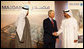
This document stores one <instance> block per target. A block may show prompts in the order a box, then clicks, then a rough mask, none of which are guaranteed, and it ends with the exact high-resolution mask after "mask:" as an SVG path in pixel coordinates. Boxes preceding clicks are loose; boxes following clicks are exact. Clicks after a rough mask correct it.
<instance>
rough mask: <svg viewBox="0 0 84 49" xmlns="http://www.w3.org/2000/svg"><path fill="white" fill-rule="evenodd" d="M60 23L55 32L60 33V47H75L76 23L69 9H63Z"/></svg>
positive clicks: (76, 37) (76, 36)
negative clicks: (62, 17)
mask: <svg viewBox="0 0 84 49" xmlns="http://www.w3.org/2000/svg"><path fill="white" fill-rule="evenodd" d="M63 12H64V17H65V19H63V20H62V24H61V27H60V29H59V30H58V32H57V33H56V34H55V35H56V36H57V35H60V34H61V33H62V47H63V48H76V46H77V41H78V24H77V21H76V19H75V18H74V17H73V15H72V12H71V10H69V9H68V10H65V11H63Z"/></svg>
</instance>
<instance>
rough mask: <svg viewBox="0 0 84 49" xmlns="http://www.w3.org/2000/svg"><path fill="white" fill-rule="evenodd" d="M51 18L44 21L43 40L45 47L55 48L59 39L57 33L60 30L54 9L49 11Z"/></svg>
mask: <svg viewBox="0 0 84 49" xmlns="http://www.w3.org/2000/svg"><path fill="white" fill-rule="evenodd" d="M48 16H49V18H47V19H45V20H44V21H43V29H44V35H43V42H44V46H43V47H44V48H55V42H56V41H58V36H55V33H56V32H57V31H58V29H57V24H56V21H55V20H53V18H54V11H53V10H49V11H48Z"/></svg>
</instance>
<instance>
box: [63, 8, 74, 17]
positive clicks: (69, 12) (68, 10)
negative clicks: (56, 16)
mask: <svg viewBox="0 0 84 49" xmlns="http://www.w3.org/2000/svg"><path fill="white" fill-rule="evenodd" d="M64 12H66V13H67V14H68V15H70V16H71V17H73V14H72V11H71V10H70V9H66V10H64Z"/></svg>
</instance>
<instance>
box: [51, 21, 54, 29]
mask: <svg viewBox="0 0 84 49" xmlns="http://www.w3.org/2000/svg"><path fill="white" fill-rule="evenodd" d="M51 23H52V24H53V27H54V22H53V19H51Z"/></svg>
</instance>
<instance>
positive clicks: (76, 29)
mask: <svg viewBox="0 0 84 49" xmlns="http://www.w3.org/2000/svg"><path fill="white" fill-rule="evenodd" d="M74 40H78V24H77V21H76V23H75V24H74Z"/></svg>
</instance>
